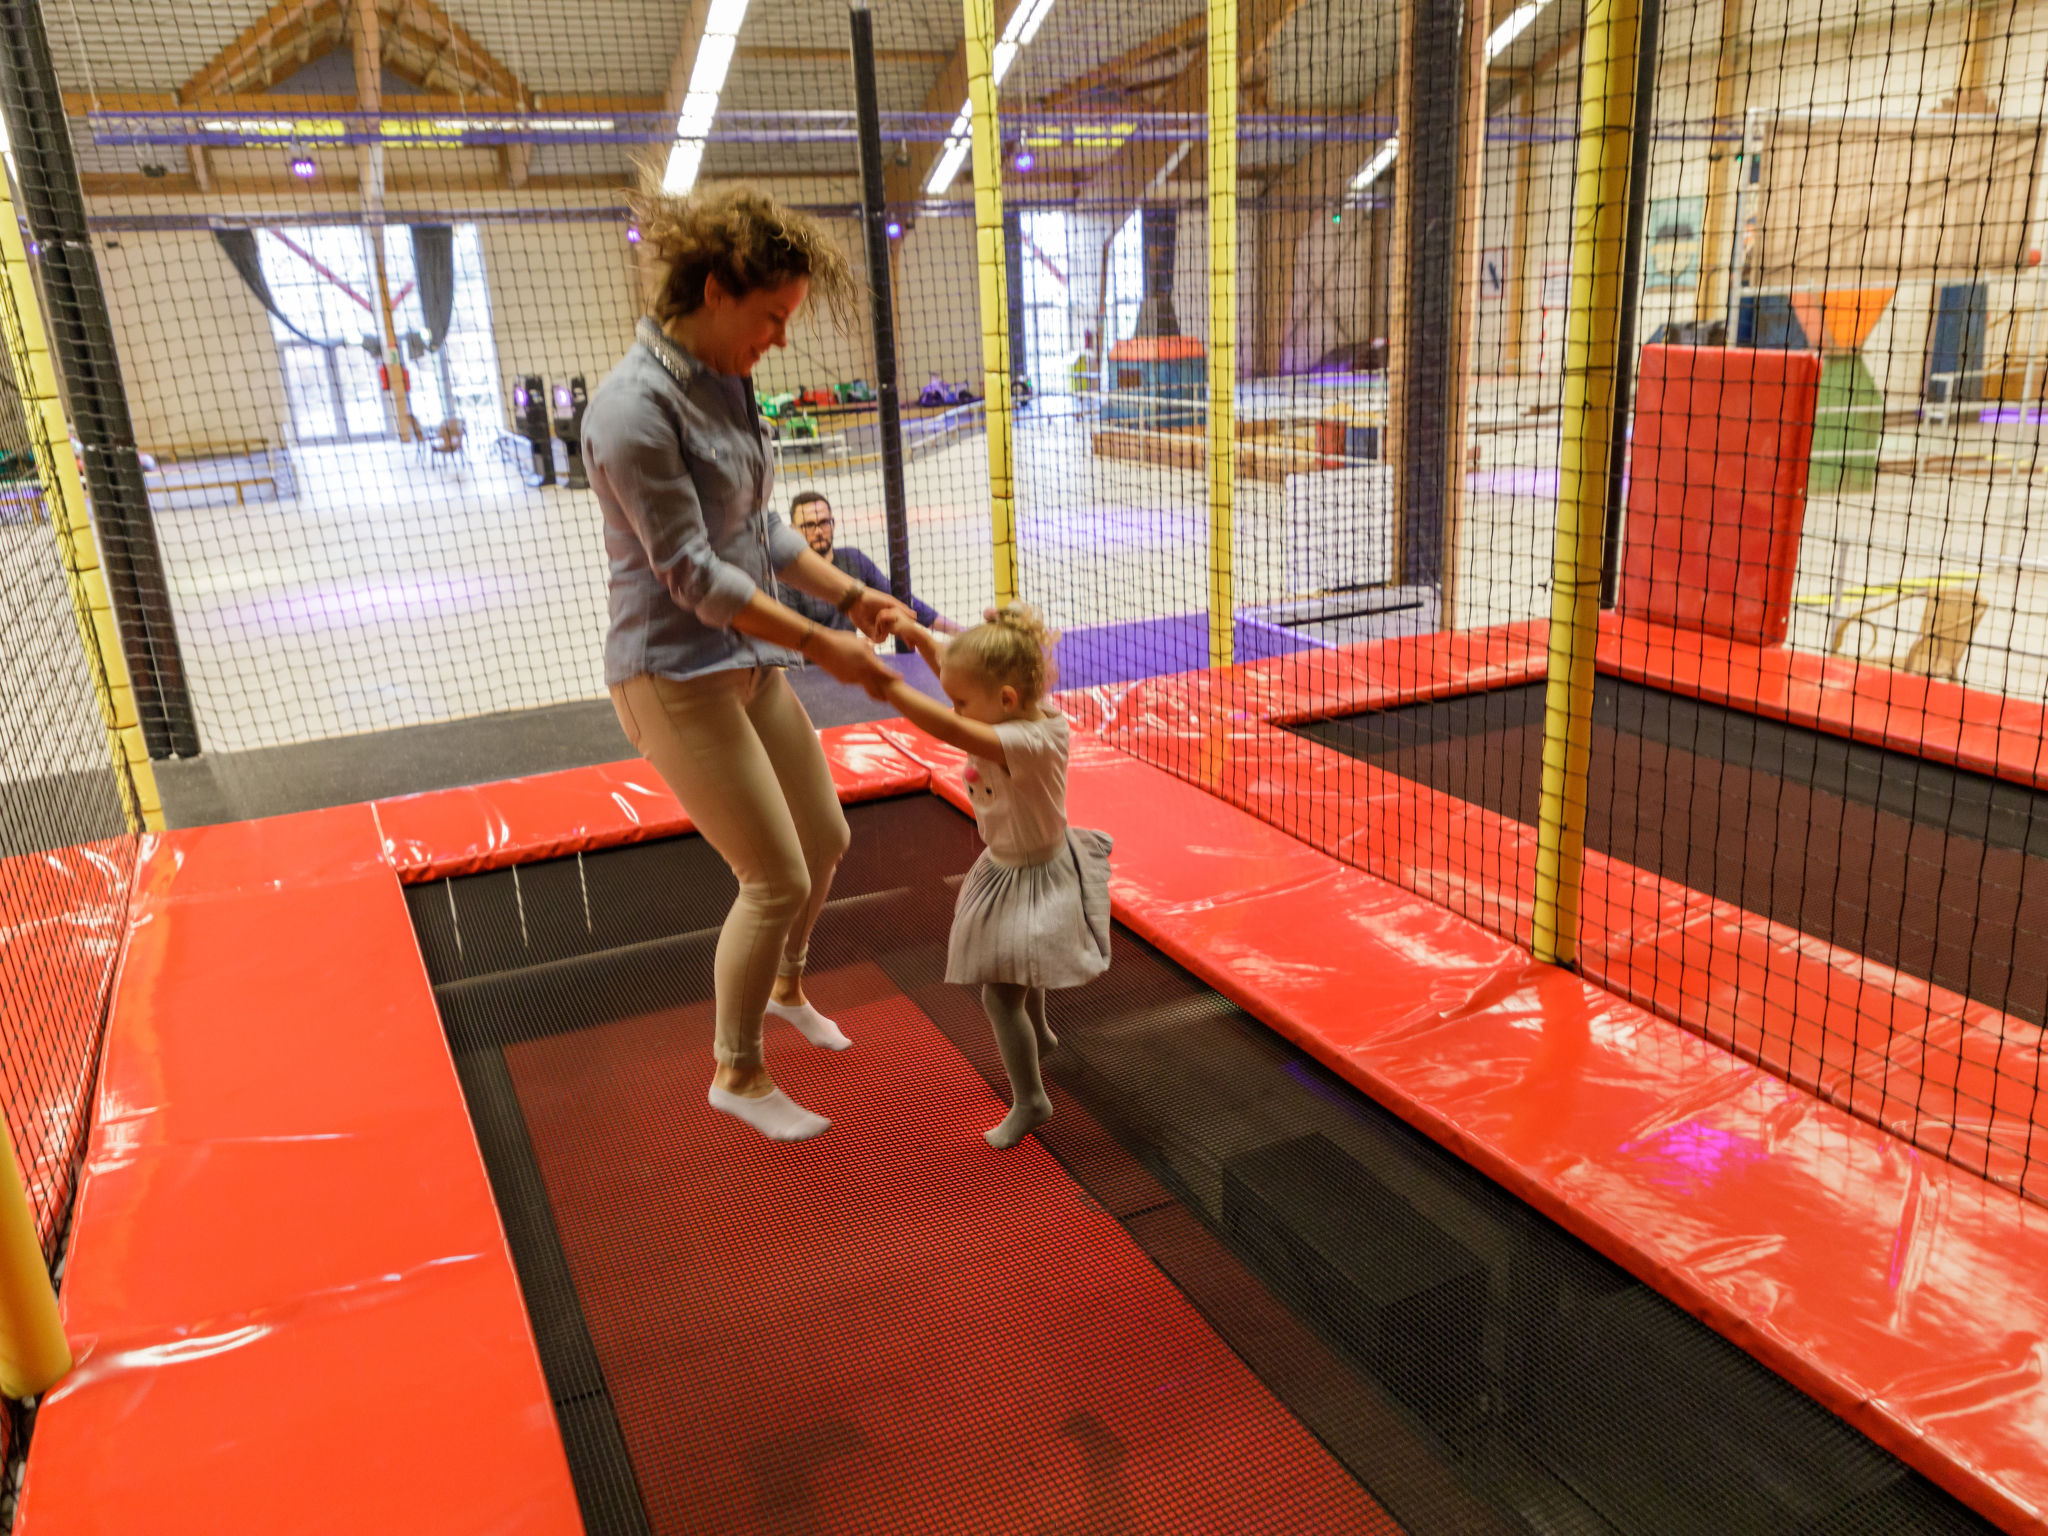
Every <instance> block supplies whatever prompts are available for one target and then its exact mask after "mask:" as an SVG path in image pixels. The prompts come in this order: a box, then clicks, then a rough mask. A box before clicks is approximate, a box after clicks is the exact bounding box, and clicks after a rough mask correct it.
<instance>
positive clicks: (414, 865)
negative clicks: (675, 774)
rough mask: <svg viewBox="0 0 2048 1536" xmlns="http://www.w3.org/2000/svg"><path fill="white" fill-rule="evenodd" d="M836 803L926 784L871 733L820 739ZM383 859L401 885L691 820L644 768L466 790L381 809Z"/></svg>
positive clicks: (835, 733)
mask: <svg viewBox="0 0 2048 1536" xmlns="http://www.w3.org/2000/svg"><path fill="white" fill-rule="evenodd" d="M819 735H820V737H821V738H822V740H823V742H824V745H825V757H826V760H827V762H829V763H830V764H831V767H832V781H833V783H834V784H835V785H836V786H837V787H838V790H839V798H840V799H841V800H843V801H846V802H847V803H848V804H852V803H854V802H855V801H860V800H873V799H877V798H879V797H881V796H883V795H901V794H907V793H909V792H910V791H912V790H915V789H921V788H922V787H923V785H924V776H923V774H922V773H921V772H920V771H919V770H918V769H917V768H916V767H915V766H914V765H913V764H910V763H907V762H906V761H905V760H904V758H903V756H902V754H901V753H899V752H897V751H896V750H894V749H893V748H892V747H891V746H890V745H889V744H888V742H887V741H886V740H885V739H884V738H883V737H882V736H881V735H880V734H879V733H878V732H877V731H876V730H875V728H874V727H873V726H866V725H854V726H837V727H834V728H833V729H831V730H827V731H821V732H820V733H819ZM371 811H372V813H373V814H374V815H375V816H376V818H377V825H378V829H379V831H380V833H381V835H382V837H383V841H384V848H385V852H386V854H387V855H388V857H389V858H390V860H391V864H392V867H393V868H394V869H396V870H397V871H398V877H399V879H401V880H403V881H405V882H406V883H407V884H416V883H419V882H421V881H427V880H440V879H445V878H447V877H449V876H452V875H473V874H477V873H480V872H481V871H483V870H487V869H504V868H507V867H508V866H510V865H513V864H522V863H527V862H530V861H533V860H536V859H557V858H562V857H565V856H566V855H568V854H572V853H588V852H590V851H592V850H593V849H597V848H610V847H616V846H618V845H620V844H623V843H637V842H641V841H644V840H646V839H649V838H658V837H676V836H679V835H681V834H682V833H684V832H687V831H689V830H690V818H689V816H688V815H687V814H685V813H684V811H683V808H682V807H681V806H680V805H678V804H677V803H676V797H675V796H674V795H672V794H670V793H669V790H668V786H667V785H665V784H663V783H662V782H661V779H660V777H659V776H658V775H657V774H656V773H655V772H654V770H653V769H652V768H651V767H649V766H648V764H647V763H646V761H645V760H644V759H642V758H637V757H636V758H631V759H628V760H627V761H624V762H617V763H605V764H601V765H599V766H596V767H591V768H569V769H564V770H563V771H562V772H560V773H544V774H537V775H535V776H533V777H532V778H525V779H501V780H499V781H498V782H496V783H492V784H478V785H474V786H471V787H469V788H467V789H444V790H435V791H432V792H429V793H426V794H419V795H403V796H399V797H397V798H395V799H391V800H379V801H377V802H375V804H374V805H373V806H372V807H371Z"/></svg>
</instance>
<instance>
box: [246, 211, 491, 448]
mask: <svg viewBox="0 0 2048 1536" xmlns="http://www.w3.org/2000/svg"><path fill="white" fill-rule="evenodd" d="M256 249H257V251H258V253H259V255H260V256H261V259H262V262H263V276H264V280H265V282H267V283H268V284H269V286H270V294H271V299H272V301H273V302H274V303H275V304H276V305H277V308H278V311H279V314H280V315H282V317H283V318H282V319H280V318H279V317H278V316H277V315H273V316H272V317H271V322H270V329H271V334H272V336H274V337H275V338H276V340H277V346H278V361H279V364H280V366H281V367H282V369H283V372H284V382H285V392H286V395H287V397H288V398H289V399H290V401H291V409H292V424H293V426H294V428H295V429H296V431H297V434H298V437H299V440H300V441H302V442H358V441H363V440H367V439H372V438H386V437H390V436H392V435H393V433H394V431H395V426H396V424H395V423H394V422H393V420H392V417H391V397H390V396H389V395H388V394H387V393H386V392H385V391H384V389H383V387H382V385H381V384H380V382H379V378H378V369H379V367H380V366H381V363H380V359H381V358H382V355H383V347H382V345H381V339H380V338H381V334H382V329H383V327H382V324H381V322H380V320H379V318H378V313H377V279H376V271H375V266H374V263H373V257H372V254H371V246H370V237H369V232H368V231H367V230H365V229H363V228H362V227H361V226H359V225H336V226H324V227H319V228H290V227H287V228H281V229H266V230H264V231H262V233H261V237H260V238H259V239H258V241H257V245H256ZM454 258H455V260H454V266H455V294H454V301H453V304H452V305H451V308H450V314H449V320H448V334H447V336H446V338H445V339H444V340H443V342H442V345H441V346H440V347H439V348H438V349H437V350H435V351H433V352H429V353H427V354H426V355H424V356H422V357H417V358H413V357H410V348H408V347H406V346H405V340H406V338H407V337H408V336H412V337H419V338H424V336H425V333H426V316H425V312H424V311H423V309H422V308H421V305H420V296H419V285H418V282H417V279H416V276H415V273H414V270H413V255H412V239H411V236H410V232H409V231H408V230H407V229H406V228H405V227H404V226H403V225H397V224H394V225H390V226H388V227H387V228H386V230H385V235H384V272H385V278H386V281H387V282H389V284H390V285H391V297H392V306H391V312H392V322H393V324H394V326H395V327H396V329H397V331H398V335H399V341H400V346H401V350H403V351H405V352H406V353H407V354H408V367H407V374H408V378H409V382H410V395H409V400H408V403H409V405H410V408H411V411H412V415H413V419H414V420H416V421H418V422H420V423H421V424H422V425H423V426H424V427H425V428H426V429H427V430H429V431H432V430H433V428H434V427H436V426H437V425H439V424H440V423H441V422H443V421H446V420H448V419H449V418H451V417H461V418H463V419H464V420H466V421H468V422H469V423H470V424H471V425H472V426H473V427H475V428H479V429H489V428H492V427H495V426H496V424H497V423H498V421H499V419H500V416H501V412H500V410H499V406H498V373H497V361H496V349H495V348H494V347H493V345H492V342H491V303H490V288H489V285H488V283H487V281H486V279H485V273H484V261H483V241H482V239H481V238H480V237H479V235H478V232H477V227H476V226H475V225H474V224H459V225H457V226H456V227H455V239H454ZM287 321H289V322H290V324H289V325H288V324H286V322H287ZM293 327H296V328H297V330H298V331H300V332H303V333H304V335H303V336H300V335H295V334H293ZM307 337H310V338H311V340H307V339H305V338H307ZM366 343H367V345H365V344H366Z"/></svg>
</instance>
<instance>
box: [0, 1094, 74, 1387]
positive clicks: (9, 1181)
mask: <svg viewBox="0 0 2048 1536" xmlns="http://www.w3.org/2000/svg"><path fill="white" fill-rule="evenodd" d="M0 1153H4V1154H5V1156H6V1159H7V1167H6V1170H5V1177H4V1179H0V1396H5V1397H11V1398H15V1399H17V1400H19V1399H21V1398H24V1397H35V1396H38V1395H39V1394H41V1393H42V1392H44V1391H46V1390H47V1389H49V1388H50V1387H52V1386H55V1385H56V1384H57V1382H58V1381H60V1380H61V1379H62V1378H63V1377H64V1375H65V1373H66V1372H68V1371H69V1370H70V1369H71V1346H70V1344H69V1343H67V1342H66V1341H65V1338H64V1323H63V1320H62V1319H61V1318H60V1317H58V1315H57V1292H56V1291H55V1290H54V1289H53V1288H52V1287H51V1285H50V1269H49V1266H48V1265H47V1264H45V1263H44V1262H43V1245H42V1244H41V1243H40V1242H39V1241H37V1239H36V1218H35V1214H34V1212H32V1211H30V1210H29V1208H28V1192H27V1191H26V1190H25V1189H23V1188H22V1184H21V1169H20V1167H19V1165H17V1164H16V1162H15V1161H14V1138H13V1136H12V1135H11V1134H9V1132H8V1129H7V1118H6V1116H5V1115H0Z"/></svg>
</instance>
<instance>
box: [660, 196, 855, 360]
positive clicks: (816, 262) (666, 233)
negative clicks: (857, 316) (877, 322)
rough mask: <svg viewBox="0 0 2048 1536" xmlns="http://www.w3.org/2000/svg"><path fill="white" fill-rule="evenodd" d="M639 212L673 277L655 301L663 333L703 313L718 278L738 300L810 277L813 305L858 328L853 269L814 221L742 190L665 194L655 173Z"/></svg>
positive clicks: (842, 324)
mask: <svg viewBox="0 0 2048 1536" xmlns="http://www.w3.org/2000/svg"><path fill="white" fill-rule="evenodd" d="M632 205H633V216H634V218H635V219H636V220H637V221H638V223H639V226H640V239H641V242H642V244H643V246H644V247H645V248H646V249H649V250H651V251H652V252H653V253H654V255H655V257H656V258H657V259H658V260H660V261H661V262H663V263H664V264H665V265H666V267H667V269H668V270H667V272H666V273H665V274H664V276H663V277H662V281H661V290H660V293H659V294H658V295H657V297H656V298H655V301H654V318H655V319H656V320H658V321H660V322H661V323H662V324H663V325H666V324H668V322H669V321H671V320H675V319H679V318H680V317H682V316H683V315H687V314H690V313H692V312H693V311H695V310H697V309H699V308H701V307H702V306H703V303H704V280H705V279H706V278H708V277H710V276H711V275H712V274H714V273H716V274H717V277H718V283H719V286H720V287H721V288H723V289H725V291H726V292H728V293H730V294H731V295H732V296H733V297H734V298H744V297H746V295H748V294H750V293H753V292H756V291H757V290H759V289H762V288H774V287H778V286H780V285H781V284H783V283H786V282H788V281H789V280H790V279H791V278H797V277H808V278H809V279H810V280H811V291H810V297H811V298H812V299H815V300H822V301H823V303H824V305H825V308H826V309H827V310H829V311H830V312H831V315H832V320H833V323H834V324H835V325H837V326H838V328H839V329H840V330H842V331H844V330H846V329H847V328H848V326H849V325H850V324H851V323H852V321H853V318H854V307H855V302H856V300H857V298H858V288H857V286H856V284H855V281H854V276H853V268H852V266H851V265H850V264H849V263H848V262H847V259H846V253H845V252H844V251H842V250H840V249H839V246H838V243H837V242H836V241H834V240H833V238H832V237H831V235H829V234H827V233H826V231H825V226H824V225H823V224H821V223H820V222H819V221H818V220H816V219H814V218H812V217H811V216H810V215H809V214H805V213H798V212H797V211H796V210H795V209H793V208H785V207H783V206H782V204H780V203H778V202H776V201H775V199H774V198H772V197H770V196H769V195H768V194H767V193H765V192H758V191H756V190H754V189H753V188H752V187H748V186H743V185H737V184H732V185H725V186H717V187H710V188H706V189H705V190H703V191H701V192H691V193H689V194H688V195H686V196H683V197H676V196H674V195H672V194H670V193H667V192H663V191H662V190H661V185H660V178H659V176H658V174H657V173H655V172H653V171H652V170H650V171H648V172H647V173H646V174H645V175H643V177H642V180H641V186H640V190H639V191H638V193H636V194H635V195H634V197H633V199H632Z"/></svg>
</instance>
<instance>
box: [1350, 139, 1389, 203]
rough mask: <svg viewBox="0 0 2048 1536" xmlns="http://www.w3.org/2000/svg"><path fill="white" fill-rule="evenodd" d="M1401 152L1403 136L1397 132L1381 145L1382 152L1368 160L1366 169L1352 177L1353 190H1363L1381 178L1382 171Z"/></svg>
mask: <svg viewBox="0 0 2048 1536" xmlns="http://www.w3.org/2000/svg"><path fill="white" fill-rule="evenodd" d="M1400 153H1401V136H1400V135H1399V134H1395V135H1394V137H1392V138H1391V139H1389V140H1387V142H1386V143H1384V144H1382V145H1381V146H1380V152H1379V153H1378V154H1376V155H1374V156H1373V157H1372V159H1370V160H1368V161H1367V162H1366V165H1365V169H1364V170H1362V171H1360V172H1359V173H1358V174H1357V175H1356V176H1354V177H1352V178H1351V190H1352V191H1354V192H1363V191H1364V190H1365V189H1366V188H1367V187H1369V186H1371V185H1372V184H1373V183H1374V182H1375V181H1378V180H1379V179H1380V173H1381V172H1383V171H1384V170H1386V168H1387V167H1388V166H1390V165H1392V164H1393V163H1394V157H1395V156H1396V155H1398V154H1400Z"/></svg>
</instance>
